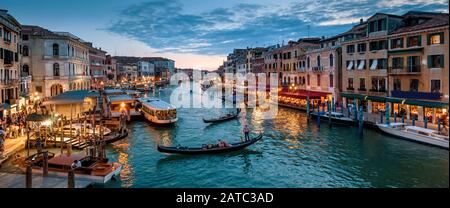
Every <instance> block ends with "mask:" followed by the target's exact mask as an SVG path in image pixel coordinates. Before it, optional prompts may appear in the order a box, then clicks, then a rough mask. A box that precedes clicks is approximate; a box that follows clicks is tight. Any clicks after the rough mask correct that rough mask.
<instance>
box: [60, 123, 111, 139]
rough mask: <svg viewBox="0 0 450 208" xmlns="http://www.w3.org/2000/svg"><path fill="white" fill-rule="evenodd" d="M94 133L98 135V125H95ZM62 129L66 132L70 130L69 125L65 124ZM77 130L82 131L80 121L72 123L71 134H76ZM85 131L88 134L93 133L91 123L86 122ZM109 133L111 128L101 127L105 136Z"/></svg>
mask: <svg viewBox="0 0 450 208" xmlns="http://www.w3.org/2000/svg"><path fill="white" fill-rule="evenodd" d="M95 127H96V128H95V134H96V135H98V134H100V125H95ZM63 131H64V132H66V133H68V132H70V125H66V126H64V127H63ZM77 131H80V132H83V124H82V123H74V124H72V134H73V135H76V134H77ZM86 133H88V134H93V133H94V129H93V128H92V125H91V124H89V123H87V124H86ZM110 133H111V130H110V129H108V128H106V127H103V135H104V136H107V135H108V134H110Z"/></svg>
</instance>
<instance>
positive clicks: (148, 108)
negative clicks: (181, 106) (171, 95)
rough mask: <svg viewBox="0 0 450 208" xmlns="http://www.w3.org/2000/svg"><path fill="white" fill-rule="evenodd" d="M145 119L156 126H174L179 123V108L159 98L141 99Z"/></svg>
mask: <svg viewBox="0 0 450 208" xmlns="http://www.w3.org/2000/svg"><path fill="white" fill-rule="evenodd" d="M139 102H141V104H142V108H141V111H142V113H143V115H144V117H145V118H146V119H147V120H148V121H150V122H152V123H156V124H172V123H175V122H177V121H178V117H177V108H176V107H175V106H173V105H172V104H170V103H167V102H164V101H162V100H160V99H157V98H140V99H139Z"/></svg>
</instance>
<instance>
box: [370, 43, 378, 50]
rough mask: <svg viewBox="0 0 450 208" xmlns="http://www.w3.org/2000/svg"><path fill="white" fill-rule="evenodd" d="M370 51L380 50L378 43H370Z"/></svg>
mask: <svg viewBox="0 0 450 208" xmlns="http://www.w3.org/2000/svg"><path fill="white" fill-rule="evenodd" d="M369 50H370V51H376V50H378V41H372V42H370V43H369Z"/></svg>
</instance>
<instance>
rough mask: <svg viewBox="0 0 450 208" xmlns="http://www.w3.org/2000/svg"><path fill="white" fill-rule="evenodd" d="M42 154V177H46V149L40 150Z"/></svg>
mask: <svg viewBox="0 0 450 208" xmlns="http://www.w3.org/2000/svg"><path fill="white" fill-rule="evenodd" d="M42 155H43V157H44V162H43V165H42V166H43V167H42V169H43V171H42V176H43V177H47V176H48V151H44V152H42Z"/></svg>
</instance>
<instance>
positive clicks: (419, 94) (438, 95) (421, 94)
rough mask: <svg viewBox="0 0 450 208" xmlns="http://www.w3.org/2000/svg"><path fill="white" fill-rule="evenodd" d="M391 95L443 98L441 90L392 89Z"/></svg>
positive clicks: (414, 97)
mask: <svg viewBox="0 0 450 208" xmlns="http://www.w3.org/2000/svg"><path fill="white" fill-rule="evenodd" d="M391 96H392V97H397V98H410V99H426V100H439V99H441V93H439V92H410V91H391Z"/></svg>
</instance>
